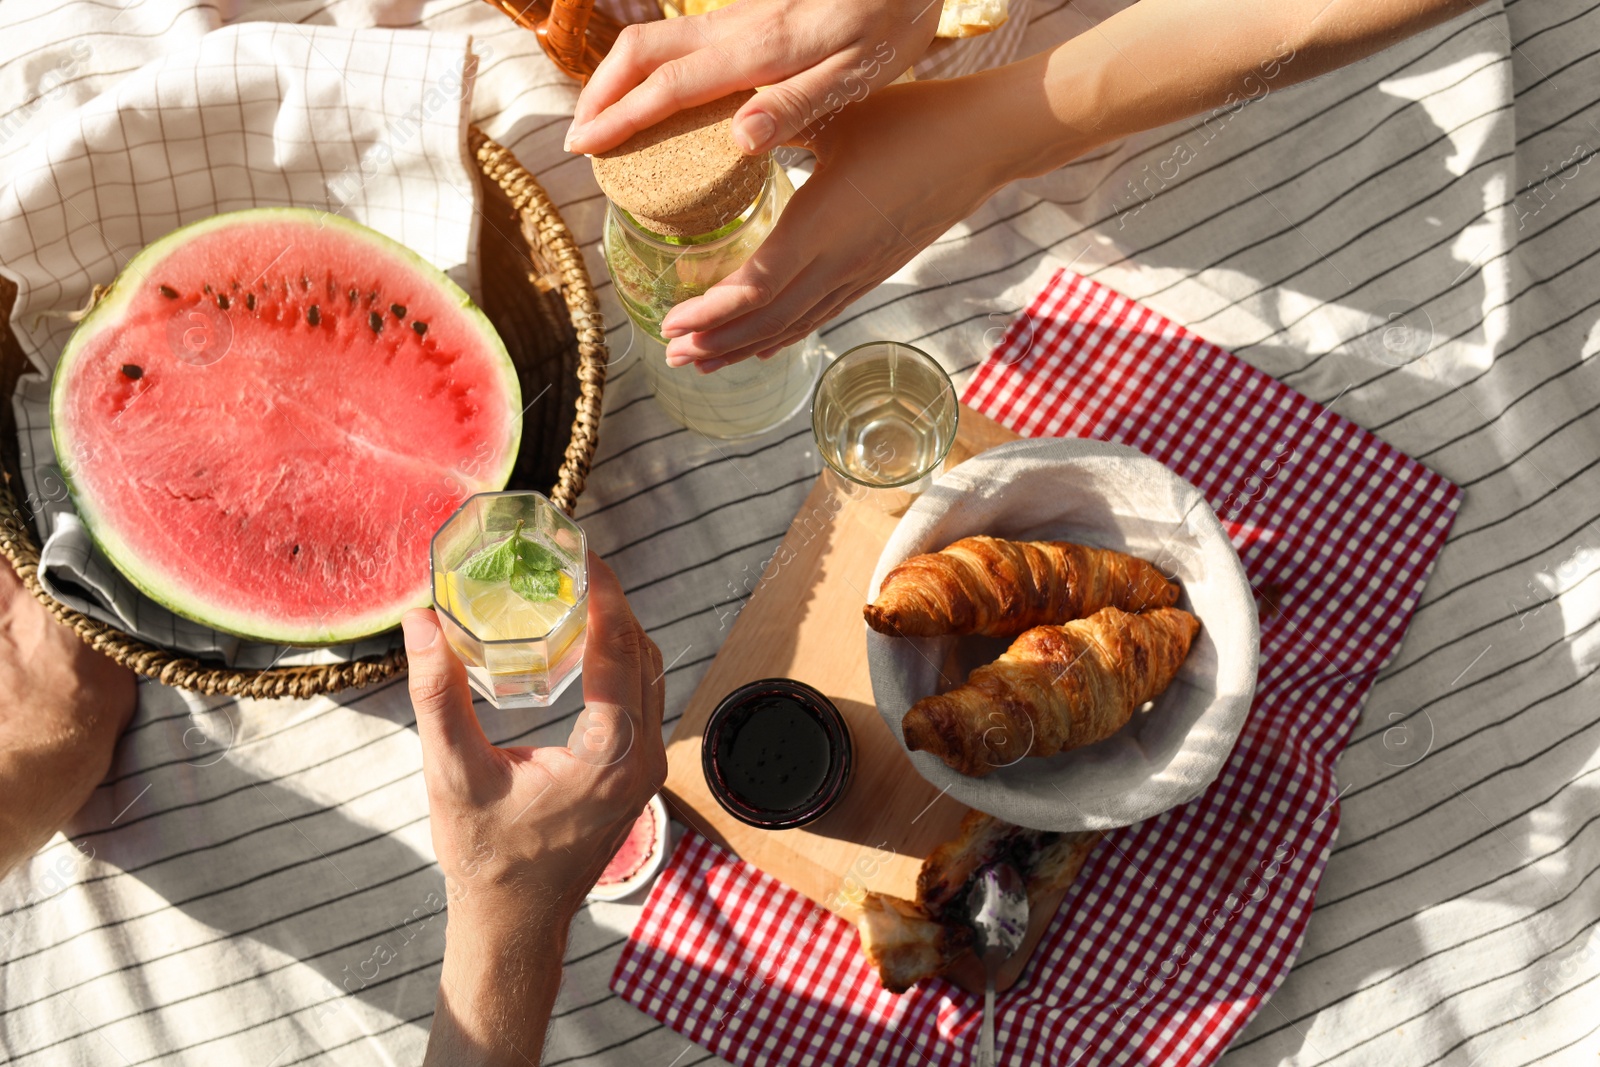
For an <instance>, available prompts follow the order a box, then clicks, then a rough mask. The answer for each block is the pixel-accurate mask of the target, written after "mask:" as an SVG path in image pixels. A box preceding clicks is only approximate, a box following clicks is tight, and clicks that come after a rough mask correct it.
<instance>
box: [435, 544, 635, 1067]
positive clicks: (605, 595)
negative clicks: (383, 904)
mask: <svg viewBox="0 0 1600 1067" xmlns="http://www.w3.org/2000/svg"><path fill="white" fill-rule="evenodd" d="M404 625H405V634H406V653H407V655H408V657H409V658H410V661H411V699H412V703H413V704H414V705H415V706H416V711H417V732H418V734H419V735H420V736H421V738H422V773H423V778H424V779H425V781H426V783H427V789H428V810H429V813H430V817H431V823H432V831H433V846H434V851H435V852H436V853H437V855H438V857H439V866H440V867H441V868H443V870H444V875H445V880H446V885H447V895H448V897H449V909H450V918H449V926H448V928H447V933H446V944H445V960H444V973H443V976H442V977H441V979H440V984H439V1003H438V1010H437V1013H436V1014H435V1017H434V1026H433V1033H432V1036H431V1039H430V1041H429V1044H428V1057H427V1061H426V1062H428V1063H429V1064H455V1063H473V1064H488V1063H501V1062H505V1063H528V1062H532V1063H537V1062H538V1061H539V1051H540V1048H541V1045H542V1043H543V1036H544V1028H545V1024H546V1022H547V1021H548V1019H549V1015H550V1007H551V1005H552V1003H553V1002H554V1000H555V994H556V988H557V986H558V985H559V984H560V974H561V957H562V954H563V951H564V949H565V946H566V933H567V924H568V923H569V922H570V921H571V920H572V916H573V915H574V914H575V913H576V912H577V910H578V907H579V906H580V905H581V904H582V903H583V898H584V896H585V895H586V894H587V893H588V891H589V890H590V889H591V888H592V887H593V886H594V883H595V882H596V880H597V879H598V878H599V877H600V872H601V871H603V870H604V869H605V866H606V864H607V863H608V862H610V860H611V857H612V856H613V855H615V853H616V851H617V849H618V848H619V847H620V846H621V844H622V841H623V838H625V837H626V836H627V833H628V830H629V829H630V828H631V827H632V826H633V823H634V820H635V819H637V818H638V816H639V813H640V812H641V811H642V810H643V809H644V806H645V804H646V803H647V802H648V801H649V799H650V797H651V796H653V795H654V794H655V793H656V791H657V790H659V789H660V788H661V783H662V781H663V780H665V778H666V773H667V757H666V752H665V750H664V749H663V747H662V743H661V714H662V702H663V698H664V696H663V695H664V691H665V686H664V684H663V683H662V677H661V676H662V668H661V653H660V651H659V650H658V649H657V648H656V646H655V642H653V641H651V640H650V638H649V637H647V636H645V632H644V629H643V627H641V626H640V625H639V621H638V620H637V619H635V618H634V616H633V612H632V610H631V609H629V607H628V602H627V600H626V599H625V598H624V596H623V593H622V587H621V585H620V584H618V582H617V579H616V575H614V574H612V573H611V570H610V568H609V567H607V566H606V565H605V564H604V563H602V562H600V559H599V557H597V556H594V555H592V554H591V555H590V557H589V621H588V635H587V643H586V645H585V649H584V658H583V697H584V705H585V706H584V710H583V711H582V712H580V713H579V715H578V718H577V721H576V722H575V723H574V724H573V727H572V733H571V736H570V737H569V738H568V741H567V746H566V747H565V748H529V747H518V748H496V747H495V746H494V745H492V744H490V743H489V739H488V738H487V737H485V736H484V733H483V730H482V729H481V728H480V727H479V725H478V719H477V716H476V715H475V714H474V713H473V710H472V693H471V690H470V689H469V688H468V685H467V676H466V670H465V668H464V667H463V666H462V664H461V661H460V660H458V659H457V658H456V657H455V655H454V653H452V652H451V650H450V647H449V645H448V644H446V643H445V641H444V638H443V635H442V634H441V633H440V631H439V624H438V621H437V619H436V618H435V616H434V614H433V612H431V611H413V612H411V613H409V614H407V616H406V617H405V621H404Z"/></svg>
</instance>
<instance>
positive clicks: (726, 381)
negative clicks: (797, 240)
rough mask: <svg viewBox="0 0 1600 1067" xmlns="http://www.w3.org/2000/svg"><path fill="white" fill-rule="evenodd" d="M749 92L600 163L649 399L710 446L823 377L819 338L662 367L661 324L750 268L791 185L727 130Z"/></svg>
mask: <svg viewBox="0 0 1600 1067" xmlns="http://www.w3.org/2000/svg"><path fill="white" fill-rule="evenodd" d="M748 98H749V94H748V93H744V94H735V95H734V96H732V97H728V98H725V99H724V100H722V101H716V102H714V103H712V104H706V105H702V106H701V107H699V108H691V109H689V110H687V111H684V112H680V113H679V114H678V115H675V116H673V117H672V118H671V119H668V120H667V121H666V122H664V123H661V124H659V126H658V127H652V128H651V129H650V130H645V131H641V132H640V133H638V134H635V135H634V136H633V137H631V138H629V139H628V140H627V141H626V142H624V143H623V144H622V145H621V146H619V147H618V148H615V149H613V150H611V151H610V152H607V153H603V154H601V155H600V156H596V157H595V176H596V178H597V179H598V180H599V181H600V184H601V188H602V189H604V190H605V192H606V195H607V205H606V220H605V235H604V240H603V242H602V247H603V249H604V254H605V259H606V266H607V267H608V268H609V269H610V271H611V278H612V281H613V282H614V283H615V285H616V287H617V295H618V296H619V297H620V298H621V301H622V306H623V308H624V310H626V312H627V314H628V318H629V319H630V320H632V323H633V330H632V336H631V338H628V339H621V338H619V339H618V340H616V341H614V342H613V348H615V349H620V348H631V349H632V350H633V351H634V352H635V353H636V354H637V355H638V357H639V359H640V362H641V365H642V366H643V367H644V368H645V371H646V373H647V374H648V375H649V376H650V382H651V386H652V388H653V389H654V391H655V394H656V399H657V400H658V401H659V402H660V404H661V406H662V407H663V408H664V409H665V410H666V411H667V413H668V414H669V415H671V416H672V418H673V419H675V420H676V421H678V422H679V423H681V424H683V425H684V426H687V427H689V428H690V429H692V430H695V431H697V432H699V433H702V434H704V435H706V436H707V437H716V438H723V439H731V438H739V437H749V436H753V435H755V434H759V433H763V432H765V431H766V430H770V429H771V428H773V427H774V426H777V425H778V424H779V423H782V422H784V421H786V420H787V419H789V418H790V417H792V416H793V415H795V414H796V413H798V412H799V411H800V410H801V409H803V408H804V407H805V406H806V405H807V403H808V402H809V400H810V399H811V393H812V390H813V388H814V387H815V385H816V380H817V375H818V374H819V373H820V371H821V369H822V351H821V346H820V345H819V344H818V343H817V341H816V338H815V336H814V335H813V336H812V337H808V338H806V339H804V340H802V341H800V342H798V343H796V344H793V345H790V346H788V347H787V348H783V349H780V350H779V351H778V352H777V353H775V354H774V355H773V356H772V357H771V358H769V359H766V360H758V359H747V360H744V361H743V362H740V363H735V364H733V365H732V366H729V367H724V368H723V369H722V370H719V371H715V372H713V373H711V374H701V373H700V372H699V371H698V370H697V369H695V367H693V366H687V367H669V366H667V364H666V341H665V339H663V338H662V336H661V320H662V319H663V318H665V317H666V314H667V312H669V311H671V310H672V309H673V307H675V306H676V305H678V304H680V303H682V302H683V301H685V300H689V299H691V298H693V297H696V296H699V295H700V294H702V293H704V292H705V291H706V290H707V289H709V288H711V287H712V286H713V285H715V284H716V283H717V282H720V281H721V280H722V279H724V278H726V277H727V276H728V275H730V274H732V273H733V272H734V271H735V270H737V269H739V267H740V266H741V265H742V264H743V263H744V262H745V261H746V260H747V259H749V258H750V256H751V255H752V254H753V253H754V252H755V250H756V249H757V248H759V247H760V246H761V242H762V241H764V240H766V238H767V235H768V234H769V233H771V232H772V229H773V227H774V226H776V225H777V221H778V216H779V215H780V214H781V213H782V211H783V208H784V205H786V204H787V203H788V202H789V198H790V197H791V196H793V195H794V186H793V184H791V183H790V181H789V177H788V175H787V174H785V173H784V170H783V168H782V167H781V166H780V165H779V164H778V162H777V161H776V160H775V159H773V158H772V156H771V154H770V153H768V154H765V155H762V156H758V157H748V156H743V155H742V154H740V153H739V152H738V149H737V147H736V146H734V144H733V141H732V139H731V137H730V136H729V134H728V125H729V121H730V120H731V118H732V115H733V113H734V111H736V110H737V109H738V107H739V105H740V104H742V103H743V101H744V100H746V99H748Z"/></svg>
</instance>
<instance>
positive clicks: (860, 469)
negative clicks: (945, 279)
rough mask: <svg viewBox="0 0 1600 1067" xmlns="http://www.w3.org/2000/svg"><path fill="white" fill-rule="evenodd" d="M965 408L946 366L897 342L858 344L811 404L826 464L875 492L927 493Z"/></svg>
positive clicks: (827, 374) (825, 376)
mask: <svg viewBox="0 0 1600 1067" xmlns="http://www.w3.org/2000/svg"><path fill="white" fill-rule="evenodd" d="M958 408H959V405H958V403H957V402H956V390H955V386H953V385H951V384H950V376H949V375H948V374H946V373H945V372H944V368H943V367H941V366H939V364H938V363H937V362H936V361H935V360H934V359H933V357H932V356H929V355H928V354H927V353H926V352H923V351H921V350H920V349H916V348H913V347H911V346H910V345H904V344H900V343H899V342H896V341H872V342H869V343H868V344H864V345H858V346H856V347H855V348H852V349H850V350H849V351H848V352H846V353H844V354H843V355H842V356H840V357H839V358H838V359H836V360H834V361H833V363H831V364H830V365H829V366H828V369H827V370H825V371H823V373H822V378H821V380H820V381H818V382H817V391H816V395H815V398H814V399H813V401H812V404H811V429H812V432H813V433H814V434H815V435H816V439H817V449H818V451H819V452H821V453H822V459H823V461H824V462H825V463H827V464H828V466H829V467H831V468H832V469H833V470H834V472H835V473H837V474H838V475H839V476H840V477H842V478H845V479H847V480H849V481H851V482H854V483H855V484H857V485H862V486H866V487H868V488H870V489H898V490H900V491H901V492H902V493H906V494H911V495H914V494H916V493H920V492H922V490H924V489H926V488H927V487H928V485H929V484H930V483H931V482H932V481H933V477H934V475H936V474H938V472H939V468H940V466H941V465H942V464H943V463H944V458H945V455H946V454H947V453H949V451H950V446H951V445H952V444H954V443H955V439H956V422H957V411H958Z"/></svg>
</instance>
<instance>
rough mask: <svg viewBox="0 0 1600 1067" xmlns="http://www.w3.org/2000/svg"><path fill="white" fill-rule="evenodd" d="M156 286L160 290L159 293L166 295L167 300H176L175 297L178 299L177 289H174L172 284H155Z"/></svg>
mask: <svg viewBox="0 0 1600 1067" xmlns="http://www.w3.org/2000/svg"><path fill="white" fill-rule="evenodd" d="M157 288H158V289H160V290H161V295H162V296H164V297H166V298H167V299H168V300H176V299H178V291H177V290H176V289H174V288H172V286H170V285H161V286H157Z"/></svg>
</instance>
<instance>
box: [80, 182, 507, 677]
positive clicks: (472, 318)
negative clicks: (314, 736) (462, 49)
mask: <svg viewBox="0 0 1600 1067" xmlns="http://www.w3.org/2000/svg"><path fill="white" fill-rule="evenodd" d="M257 220H259V221H280V222H288V223H292V224H297V225H315V226H319V227H326V228H331V229H335V230H340V231H342V232H344V233H345V234H347V235H349V236H350V237H352V238H355V239H358V240H363V241H368V242H370V243H372V244H373V245H375V246H377V247H378V248H380V249H382V250H383V251H384V252H386V253H388V254H390V255H392V256H394V257H395V258H397V259H400V260H402V261H403V262H404V263H405V264H406V265H407V266H409V267H411V268H412V269H414V270H415V271H417V273H418V274H419V275H421V276H422V277H424V278H427V279H428V280H429V284H431V285H433V286H436V287H437V288H438V289H439V290H440V291H442V292H443V293H445V294H448V295H449V297H450V298H451V299H452V300H453V301H454V302H455V303H456V304H457V306H458V307H459V308H460V310H461V311H462V312H463V314H464V315H465V317H466V318H467V320H468V322H469V324H471V325H473V326H475V327H476V329H477V331H478V332H479V333H480V334H481V335H482V337H483V340H484V343H485V345H486V347H487V348H488V349H489V350H490V352H491V354H493V355H498V357H499V358H498V360H497V361H496V362H497V363H498V365H499V367H500V369H501V372H502V375H503V378H504V384H505V389H506V395H507V397H508V398H509V400H510V403H511V404H512V405H513V408H514V410H515V411H517V412H518V414H517V415H516V417H514V418H513V419H511V421H510V438H509V440H508V441H507V442H506V447H505V450H504V457H505V458H504V461H503V464H502V466H501V469H499V470H497V471H493V472H490V473H489V474H486V475H485V476H484V477H483V478H482V480H481V481H482V484H481V485H479V486H477V487H476V488H474V490H473V492H491V491H495V490H500V489H504V488H505V485H506V483H507V482H508V481H510V479H511V474H512V470H513V468H514V467H515V466H516V461H517V455H518V452H519V449H520V446H521V440H522V418H521V414H520V412H521V409H522V388H521V384H520V383H519V381H518V378H517V371H516V365H515V364H514V363H513V362H512V359H511V354H510V353H509V352H508V351H507V350H506V347H505V342H504V341H503V340H502V339H501V337H500V334H499V333H498V331H496V330H495V328H494V326H493V324H492V323H490V321H489V317H488V316H487V315H485V314H484V313H483V310H482V309H481V308H479V307H478V306H477V304H475V303H474V302H473V300H472V298H471V297H470V296H469V295H468V294H467V292H466V291H465V290H464V289H462V288H461V287H460V286H459V285H457V284H456V283H455V282H454V281H452V280H451V279H450V277H449V276H448V275H446V274H445V273H444V272H443V271H441V270H439V269H438V268H437V267H435V266H434V265H433V264H432V263H429V262H428V261H427V260H426V259H424V258H422V257H421V256H420V255H418V254H417V253H416V252H414V251H412V250H411V249H410V248H407V247H406V246H405V245H403V244H401V243H399V242H398V241H395V240H393V239H392V238H389V237H387V236H385V235H384V234H381V233H379V232H378V231H376V230H374V229H372V228H370V227H368V226H364V225H362V224H361V223H358V222H354V221H352V220H350V219H347V218H344V217H343V216H340V215H332V214H328V213H326V212H323V211H316V210H312V209H309V208H290V207H269V208H249V209H246V210H243V211H233V212H227V213H224V214H220V215H213V216H210V217H208V218H205V219H201V220H199V221H197V222H192V223H189V224H188V225H186V226H182V227H179V228H178V229H176V230H173V231H172V232H171V233H169V234H167V235H166V236H164V237H161V238H159V239H158V240H156V241H153V242H152V243H150V244H148V245H146V246H145V247H144V249H142V250H141V251H140V252H139V253H138V254H136V255H135V256H134V257H133V258H132V259H130V260H129V261H128V262H127V264H126V265H124V267H123V269H122V271H121V272H120V273H119V274H118V275H117V277H116V279H115V280H114V281H113V282H112V283H111V284H110V285H109V286H107V287H106V288H105V289H103V290H102V291H101V294H100V297H99V299H97V300H96V301H95V302H94V305H93V307H92V308H91V309H90V310H89V311H88V313H87V314H86V315H84V317H83V318H82V319H81V320H80V321H79V323H78V325H77V327H76V329H74V330H73V332H72V336H71V337H69V338H68V340H67V343H66V345H65V347H63V349H62V351H61V357H60V358H59V359H58V360H57V362H56V368H55V374H54V379H53V382H52V385H51V394H50V411H51V419H50V434H51V441H52V444H53V445H54V447H55V452H56V463H57V466H58V467H59V468H60V470H61V474H62V477H63V480H64V481H65V483H66V486H67V491H68V494H69V496H70V498H71V500H72V503H73V506H74V508H75V510H76V511H77V514H78V518H79V519H80V520H81V521H82V522H83V525H84V528H85V530H87V532H88V534H89V537H90V539H91V540H92V541H93V542H94V544H95V545H96V547H98V548H99V549H100V551H101V552H102V553H103V554H104V555H105V557H106V558H107V559H108V560H110V561H111V563H112V564H113V565H114V566H115V567H116V568H117V570H118V571H119V572H120V573H121V574H122V576H123V577H124V578H126V579H127V580H128V581H129V582H130V583H131V584H132V585H133V586H134V588H136V589H138V590H139V592H140V593H142V594H144V595H145V596H146V597H149V598H150V599H151V600H152V601H154V602H155V603H157V604H159V605H161V606H162V607H164V608H166V609H167V610H169V611H171V612H172V613H174V614H175V615H179V616H182V617H183V618H186V619H190V620H192V621H194V622H198V623H200V624H201V625H204V626H207V627H210V628H211V629H213V630H216V631H218V632H219V633H225V634H231V635H233V636H235V637H241V638H245V639H247V640H252V641H261V642H266V643H270V644H282V645H294V646H302V647H324V646H330V645H343V644H349V643H351V642H354V641H358V640H361V639H363V638H367V637H372V636H374V635H376V634H380V633H383V632H384V631H387V630H392V629H394V628H395V627H397V626H399V624H400V618H401V616H402V615H404V614H405V612H407V611H409V610H411V609H413V608H419V607H427V606H429V604H430V603H431V602H432V591H431V582H430V581H428V579H427V576H426V575H424V576H423V577H422V578H421V579H420V580H419V583H418V588H419V592H418V596H417V598H416V600H415V601H414V602H411V603H405V604H399V605H389V606H385V607H382V608H378V609H375V610H373V611H371V612H367V613H364V614H360V615H351V616H346V617H345V618H343V619H342V620H341V621H340V624H339V625H335V626H327V627H318V628H297V627H294V626H289V625H283V624H277V623H274V622H272V621H271V620H266V619H263V618H261V617H258V616H255V615H250V614H247V613H241V612H233V611H229V610H227V609H225V608H222V607H220V606H218V605H197V604H196V603H195V602H194V601H193V600H192V599H191V598H190V597H189V596H188V595H187V594H186V593H185V592H184V591H183V590H181V589H179V588H175V587H174V586H173V585H171V584H170V583H169V581H168V580H167V579H166V577H165V576H164V575H162V574H160V573H157V572H156V570H155V569H154V568H152V567H151V566H149V565H148V564H146V563H145V562H144V561H143V560H142V559H141V558H140V556H139V555H138V553H136V552H134V551H133V550H132V549H131V548H130V546H129V545H128V544H127V543H126V542H125V541H124V540H123V539H122V538H121V536H119V535H118V533H117V531H116V530H115V528H114V525H113V524H111V523H109V522H107V521H105V518H104V516H103V515H102V514H101V512H100V510H99V509H98V508H97V507H96V505H95V503H94V501H93V499H92V497H91V496H90V495H89V494H86V493H84V492H82V491H81V488H80V486H79V484H78V481H77V480H76V478H75V475H76V472H75V471H74V470H73V467H72V464H71V463H70V462H69V461H68V458H67V457H69V456H73V455H75V454H76V452H75V449H74V441H73V440H72V438H71V436H70V431H69V430H68V428H67V426H66V421H67V420H66V419H64V418H61V417H59V412H60V411H61V410H62V406H63V404H64V403H65V395H66V389H65V382H66V381H67V379H68V374H67V373H66V371H67V370H68V368H70V367H71V365H72V362H73V360H74V358H75V357H76V356H77V355H78V353H79V352H80V351H82V350H83V349H84V348H86V347H87V346H88V345H89V343H90V342H91V341H92V340H93V339H94V338H95V337H96V336H97V335H98V334H99V333H100V332H101V331H102V330H106V329H114V328H116V324H117V322H118V320H119V317H120V315H121V313H122V312H123V311H125V310H126V308H127V307H128V305H129V303H130V302H131V301H132V300H133V298H134V296H135V295H136V292H137V286H138V283H139V281H141V280H143V278H144V277H145V276H146V275H147V274H148V273H149V272H150V271H149V268H151V267H152V266H153V265H155V264H157V263H159V262H160V261H161V260H163V259H165V258H166V257H167V255H169V254H170V253H171V252H172V251H173V250H174V249H176V248H178V247H179V246H181V245H183V244H184V243H185V242H187V241H189V240H192V239H193V238H196V237H200V236H203V235H204V234H207V233H209V232H211V231H213V230H216V229H225V228H228V227H232V226H237V225H240V224H242V223H249V222H252V221H257Z"/></svg>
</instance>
